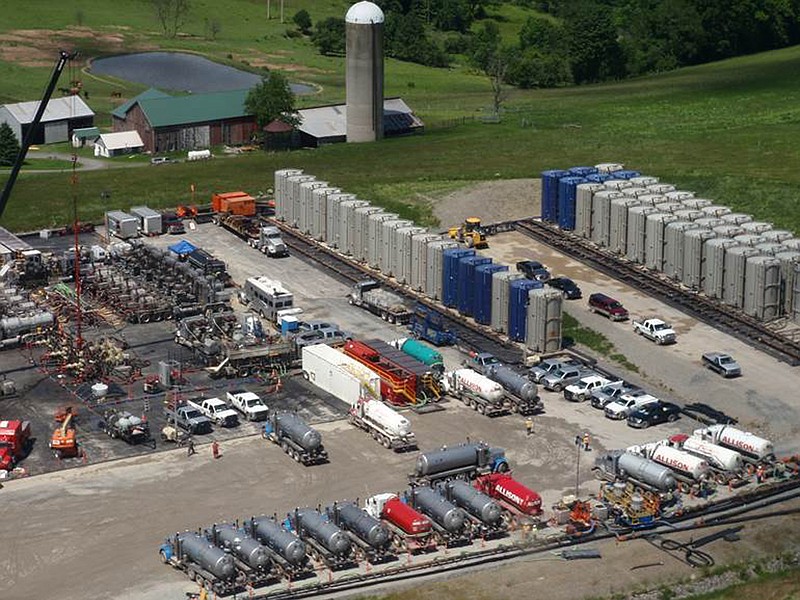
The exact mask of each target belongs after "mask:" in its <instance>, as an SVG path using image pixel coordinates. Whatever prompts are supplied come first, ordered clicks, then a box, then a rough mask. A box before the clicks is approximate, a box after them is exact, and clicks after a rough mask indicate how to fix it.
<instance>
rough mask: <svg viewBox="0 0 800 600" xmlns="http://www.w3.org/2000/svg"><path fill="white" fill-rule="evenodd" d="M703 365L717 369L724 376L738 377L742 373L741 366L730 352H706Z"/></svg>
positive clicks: (713, 369)
mask: <svg viewBox="0 0 800 600" xmlns="http://www.w3.org/2000/svg"><path fill="white" fill-rule="evenodd" d="M702 360H703V366H704V367H706V368H709V369H711V370H712V371H716V372H717V373H719V374H720V375H722V376H723V377H738V376H739V375H741V374H742V367H740V366H739V363H737V362H736V361H735V360H733V357H732V356H731V355H730V354H725V353H723V352H706V353H705V354H703V357H702Z"/></svg>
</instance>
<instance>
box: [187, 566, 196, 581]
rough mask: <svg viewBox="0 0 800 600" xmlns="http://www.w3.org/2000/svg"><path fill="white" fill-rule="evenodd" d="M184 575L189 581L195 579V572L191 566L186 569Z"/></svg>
mask: <svg viewBox="0 0 800 600" xmlns="http://www.w3.org/2000/svg"><path fill="white" fill-rule="evenodd" d="M186 576H187V577H188V578H189V580H190V581H197V573H195V571H194V569H192V568H191V567H190V568H188V569H186Z"/></svg>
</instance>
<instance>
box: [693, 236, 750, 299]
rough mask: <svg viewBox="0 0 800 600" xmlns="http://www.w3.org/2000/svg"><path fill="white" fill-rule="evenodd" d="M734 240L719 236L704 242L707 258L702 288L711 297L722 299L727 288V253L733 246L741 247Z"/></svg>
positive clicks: (702, 270)
mask: <svg viewBox="0 0 800 600" xmlns="http://www.w3.org/2000/svg"><path fill="white" fill-rule="evenodd" d="M739 247H743V246H739V244H737V243H736V242H735V241H734V240H732V239H731V238H726V237H717V238H714V239H711V240H708V241H707V242H706V243H705V244H703V255H704V257H705V260H704V261H703V266H702V269H701V272H702V275H701V276H700V281H701V289H702V290H703V292H704V293H705V295H706V296H708V297H709V298H718V299H722V296H723V294H724V290H725V254H726V253H727V251H728V250H730V249H731V248H739Z"/></svg>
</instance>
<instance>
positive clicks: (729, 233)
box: [714, 223, 744, 239]
mask: <svg viewBox="0 0 800 600" xmlns="http://www.w3.org/2000/svg"><path fill="white" fill-rule="evenodd" d="M714 233H716V234H717V235H718V236H719V237H728V238H731V239H733V238H735V237H736V236H737V235H742V234H743V233H744V229H742V228H741V227H739V226H738V225H732V224H730V223H728V224H727V225H719V226H717V227H714Z"/></svg>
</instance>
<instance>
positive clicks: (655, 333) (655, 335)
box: [633, 319, 677, 345]
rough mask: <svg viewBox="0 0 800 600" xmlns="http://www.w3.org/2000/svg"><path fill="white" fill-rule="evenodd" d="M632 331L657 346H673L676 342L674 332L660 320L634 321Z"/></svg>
mask: <svg viewBox="0 0 800 600" xmlns="http://www.w3.org/2000/svg"><path fill="white" fill-rule="evenodd" d="M633 330H634V331H635V332H636V333H638V334H639V335H643V336H644V337H646V338H647V339H648V340H652V341H654V342H655V343H656V344H658V345H663V344H674V343H675V342H676V341H677V335H676V334H675V330H674V329H672V327H670V325H669V324H668V323H667V322H666V321H662V320H661V319H645V320H643V321H637V320H635V319H634V321H633Z"/></svg>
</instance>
